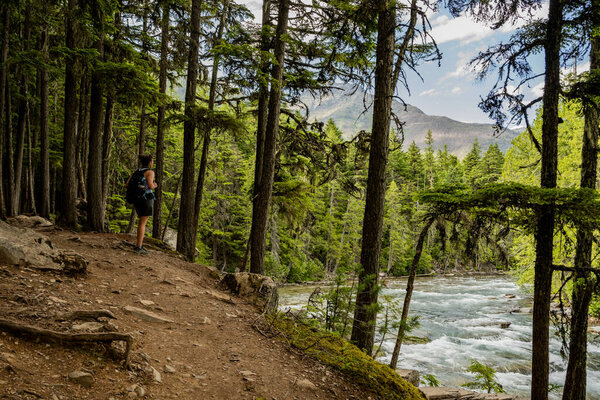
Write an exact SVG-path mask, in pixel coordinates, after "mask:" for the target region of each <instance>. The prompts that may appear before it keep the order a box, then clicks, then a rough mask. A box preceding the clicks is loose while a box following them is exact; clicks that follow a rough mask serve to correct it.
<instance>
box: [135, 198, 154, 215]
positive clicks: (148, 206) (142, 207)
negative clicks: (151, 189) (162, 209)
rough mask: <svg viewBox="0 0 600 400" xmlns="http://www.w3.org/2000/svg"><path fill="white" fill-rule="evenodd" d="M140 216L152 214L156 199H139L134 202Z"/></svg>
mask: <svg viewBox="0 0 600 400" xmlns="http://www.w3.org/2000/svg"><path fill="white" fill-rule="evenodd" d="M133 206H134V207H135V212H136V214H137V215H138V217H150V216H152V208H153V207H154V199H150V200H139V201H137V202H135V203H134V204H133Z"/></svg>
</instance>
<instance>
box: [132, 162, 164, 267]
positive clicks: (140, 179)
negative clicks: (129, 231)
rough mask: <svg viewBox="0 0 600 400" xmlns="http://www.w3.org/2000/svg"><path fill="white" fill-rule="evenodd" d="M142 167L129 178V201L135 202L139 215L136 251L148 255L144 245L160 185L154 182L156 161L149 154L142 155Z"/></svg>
mask: <svg viewBox="0 0 600 400" xmlns="http://www.w3.org/2000/svg"><path fill="white" fill-rule="evenodd" d="M140 164H141V168H139V169H138V170H136V171H135V172H134V173H133V175H131V177H130V178H129V179H128V180H127V183H126V184H125V185H126V186H127V202H129V203H133V206H134V207H135V212H136V214H137V215H138V217H139V220H138V227H137V243H136V246H135V247H134V249H133V250H134V251H135V252H136V253H138V254H143V255H146V254H148V251H146V249H145V248H144V246H143V243H144V234H145V233H146V222H148V219H149V218H150V216H151V215H152V208H153V207H154V199H155V197H154V192H152V189H156V188H157V187H158V185H157V184H156V182H154V171H153V170H152V169H151V168H152V166H153V164H154V162H153V160H152V156H151V155H148V154H144V155H140Z"/></svg>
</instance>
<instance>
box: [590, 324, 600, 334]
mask: <svg viewBox="0 0 600 400" xmlns="http://www.w3.org/2000/svg"><path fill="white" fill-rule="evenodd" d="M588 331H589V332H590V333H594V334H596V335H600V325H598V326H590V327H589V329H588Z"/></svg>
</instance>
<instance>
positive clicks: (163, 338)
mask: <svg viewBox="0 0 600 400" xmlns="http://www.w3.org/2000/svg"><path fill="white" fill-rule="evenodd" d="M36 231H37V232H38V233H40V234H42V235H44V236H43V237H47V238H48V239H49V243H50V244H49V246H51V247H53V248H62V249H68V250H71V251H74V252H76V253H78V254H79V255H81V256H83V257H84V258H85V259H86V260H87V261H88V263H89V264H88V265H87V272H86V273H85V274H79V275H77V274H76V275H72V274H71V275H68V274H65V271H63V270H61V269H51V268H50V269H49V268H42V269H41V270H40V269H39V268H38V267H39V266H38V265H29V266H14V265H7V264H6V263H5V264H4V265H0V320H2V321H5V322H6V321H9V322H16V323H19V324H23V325H27V326H33V327H36V328H41V329H46V330H51V331H57V332H64V333H69V334H79V333H88V334H89V333H94V332H95V333H103V332H120V333H129V334H131V335H132V337H133V345H132V349H131V352H130V363H129V367H128V368H125V367H123V365H122V364H123V355H124V351H125V345H124V343H123V342H119V341H116V342H113V343H112V344H111V345H110V346H108V345H104V344H96V343H90V344H69V343H58V342H56V341H53V342H50V343H47V342H46V340H45V338H44V336H43V335H42V339H41V340H40V339H34V338H35V337H36V336H35V335H34V336H29V337H24V336H22V335H18V334H12V333H6V332H2V333H1V334H0V399H52V400H56V399H61V400H66V399H103V400H107V399H115V400H116V399H132V398H148V399H171V398H173V399H174V398H178V399H269V400H270V399H367V398H375V397H376V396H373V395H369V394H365V393H363V392H361V390H360V388H358V387H356V386H355V385H354V384H353V383H352V382H349V381H348V380H347V379H345V378H344V377H343V376H341V375H340V374H339V373H338V372H336V371H334V370H332V369H329V368H327V367H325V366H323V365H320V364H318V363H316V362H314V361H312V360H311V359H310V358H306V357H303V356H302V355H300V354H298V353H295V352H293V351H292V350H291V349H289V348H288V346H287V345H286V344H285V342H283V341H280V340H277V339H272V338H267V337H265V336H263V335H262V334H261V333H260V330H259V329H255V327H254V326H255V325H256V324H257V323H259V321H260V315H259V312H258V311H257V310H256V308H255V307H254V306H252V305H251V304H250V303H249V302H248V301H247V300H244V299H242V298H239V297H236V296H233V295H231V294H230V293H229V292H227V291H224V290H223V289H222V288H221V287H220V286H219V285H218V279H217V276H216V273H215V271H213V270H211V269H210V268H208V267H204V266H200V265H196V264H190V263H187V262H185V261H183V260H182V259H181V258H179V257H178V256H176V255H174V254H169V253H166V252H164V251H162V250H158V249H156V248H152V247H150V248H149V255H148V256H140V255H137V254H135V253H133V251H132V250H133V246H132V244H131V243H132V241H133V237H132V236H128V235H121V234H119V235H117V234H96V233H75V232H71V231H61V230H58V229H56V228H55V227H54V226H45V227H43V226H38V227H37V228H36ZM46 244H47V245H48V243H46ZM67 272H68V271H67ZM81 310H88V311H90V310H105V311H108V312H109V313H105V315H107V316H111V314H112V316H114V317H115V318H114V319H113V318H108V317H103V316H99V317H97V318H95V319H93V318H91V319H90V318H85V316H81V315H80V316H77V315H73V312H76V311H81ZM0 330H2V329H0ZM4 330H6V329H4Z"/></svg>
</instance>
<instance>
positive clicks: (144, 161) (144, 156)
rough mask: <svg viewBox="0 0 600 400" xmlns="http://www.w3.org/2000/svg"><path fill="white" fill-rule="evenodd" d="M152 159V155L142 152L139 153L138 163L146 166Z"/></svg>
mask: <svg viewBox="0 0 600 400" xmlns="http://www.w3.org/2000/svg"><path fill="white" fill-rule="evenodd" d="M151 161H152V156H151V155H150V154H142V155H140V164H142V167H144V168H147V167H148V166H149V165H150V162H151Z"/></svg>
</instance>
